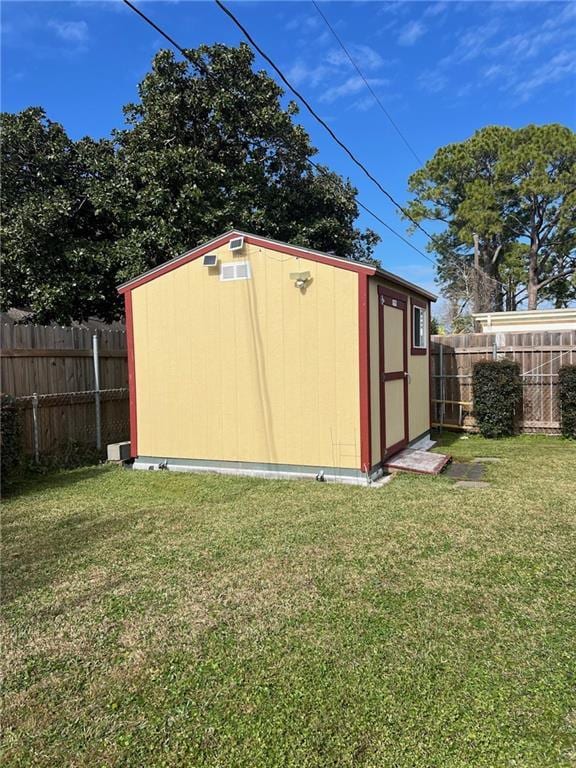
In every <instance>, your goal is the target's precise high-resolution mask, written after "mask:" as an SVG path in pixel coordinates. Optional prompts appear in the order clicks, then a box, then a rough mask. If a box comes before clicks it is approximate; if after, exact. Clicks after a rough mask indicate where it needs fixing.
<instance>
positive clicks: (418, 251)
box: [307, 158, 436, 266]
mask: <svg viewBox="0 0 576 768" xmlns="http://www.w3.org/2000/svg"><path fill="white" fill-rule="evenodd" d="M307 161H308V163H309V164H310V165H311V166H312V167H313V168H315V169H316V170H317V171H318V173H321V174H322V175H323V176H324V177H325V178H327V179H329V180H330V181H333V178H332V176H331V175H330V174H329V173H328V172H327V171H326V170H325V169H324V168H322V166H321V165H317V164H316V163H315V162H314V161H313V160H310V158H307ZM356 205H357V206H358V207H359V208H362V209H363V210H364V211H366V213H369V214H370V216H373V217H374V218H375V219H376V221H378V222H380V224H382V226H383V227H386V229H388V230H389V231H390V232H392V234H394V235H396V237H397V238H399V239H400V240H402V242H403V243H406V245H407V246H409V247H410V248H412V250H413V251H416V253H419V254H420V256H423V257H424V258H425V259H427V260H428V261H429V262H430V263H431V264H434V266H436V262H435V261H434V259H431V258H430V256H428V255H427V254H425V253H424V251H421V250H420V248H417V247H416V246H415V245H414V243H411V242H410V240H407V239H406V238H405V237H404V236H403V235H401V234H400V232H397V231H396V230H395V229H394V228H393V227H391V226H390V224H387V223H386V222H385V221H384V219H382V218H381V217H380V216H378V214H377V213H375V212H374V211H373V210H372V209H371V208H368V206H367V205H364V203H363V202H361V201H360V200H358V197H356Z"/></svg>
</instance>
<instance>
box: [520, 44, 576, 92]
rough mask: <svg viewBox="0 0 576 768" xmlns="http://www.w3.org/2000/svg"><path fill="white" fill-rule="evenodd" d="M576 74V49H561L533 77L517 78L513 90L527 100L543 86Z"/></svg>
mask: <svg viewBox="0 0 576 768" xmlns="http://www.w3.org/2000/svg"><path fill="white" fill-rule="evenodd" d="M575 75H576V51H574V50H570V51H560V52H559V53H557V54H556V56H554V57H553V58H552V59H551V60H550V61H549V62H547V63H546V64H544V66H542V67H540V68H539V69H538V71H537V72H536V73H535V74H534V75H533V76H532V77H528V78H518V79H516V82H515V84H514V86H513V90H514V93H516V94H517V95H518V96H519V97H520V98H521V99H522V100H523V101H525V100H526V99H528V98H530V96H531V95H532V93H533V92H534V91H536V90H538V89H539V88H542V86H544V85H550V84H551V83H557V82H558V81H559V80H563V79H564V78H565V77H566V76H571V77H574V76H575Z"/></svg>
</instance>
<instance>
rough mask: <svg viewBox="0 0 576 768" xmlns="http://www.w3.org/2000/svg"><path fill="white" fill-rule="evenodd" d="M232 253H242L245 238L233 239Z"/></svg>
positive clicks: (231, 244)
mask: <svg viewBox="0 0 576 768" xmlns="http://www.w3.org/2000/svg"><path fill="white" fill-rule="evenodd" d="M228 247H229V248H230V250H231V251H241V250H242V248H244V238H243V237H233V238H232V240H230V243H229V246H228Z"/></svg>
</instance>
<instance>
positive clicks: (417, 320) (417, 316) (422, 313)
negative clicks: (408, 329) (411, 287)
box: [412, 305, 427, 350]
mask: <svg viewBox="0 0 576 768" xmlns="http://www.w3.org/2000/svg"><path fill="white" fill-rule="evenodd" d="M426 337H427V328H426V310H425V309H424V307H419V306H416V305H414V306H413V307H412V347H413V349H415V350H418V349H421V350H425V349H426V346H427V344H426Z"/></svg>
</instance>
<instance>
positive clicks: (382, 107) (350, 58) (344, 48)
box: [312, 0, 424, 165]
mask: <svg viewBox="0 0 576 768" xmlns="http://www.w3.org/2000/svg"><path fill="white" fill-rule="evenodd" d="M312 5H313V6H314V8H316V11H317V12H318V15H319V16H320V18H322V19H323V20H324V23H325V24H326V26H327V27H328V29H329V30H330V32H331V33H332V35H333V37H334V38H335V40H336V42H337V43H338V45H339V46H340V48H342V50H343V51H344V53H345V55H346V56H347V58H348V60H349V61H350V63H351V64H352V66H353V67H354V69H355V70H356V72H358V75H359V76H360V78H361V79H362V80H363V81H364V85H365V86H366V88H368V90H369V91H370V93H371V94H372V98H373V99H374V101H375V102H376V104H377V105H378V106H379V107H380V109H381V110H382V112H383V113H384V115H385V116H386V117H387V118H388V121H389V122H390V124H391V125H392V127H393V128H394V130H395V131H396V133H397V134H398V136H400V138H401V139H402V141H403V142H404V144H405V145H406V147H407V148H408V150H409V151H410V152H411V153H412V155H414V157H415V158H416V161H417V162H418V163H419V164H420V165H424V161H423V160H422V159H421V158H420V157H418V154H417V152H416V150H415V149H414V147H413V146H412V145H411V144H410V142H409V141H408V139H407V138H406V136H404V134H403V133H402V131H401V130H400V128H399V127H398V125H397V124H396V122H395V121H394V120H393V118H392V115H391V114H390V112H388V110H387V109H386V107H385V106H384V104H382V101H381V100H380V98H379V97H378V95H377V94H376V92H375V91H374V89H373V88H372V86H371V85H370V82H369V81H368V79H367V78H366V77H365V75H364V73H363V72H362V70H361V69H360V67H359V66H358V64H357V63H356V61H355V59H354V58H353V57H352V54H351V53H350V51H349V50H348V49H347V48H346V46H345V45H344V42H343V41H342V38H341V37H340V35H339V34H338V33H337V32H336V30H335V29H334V27H333V26H332V24H330V22H329V21H328V19H327V18H326V16H325V15H324V13H323V12H322V11H321V10H320V6H319V5H318V3H317V2H316V0H312Z"/></svg>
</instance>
